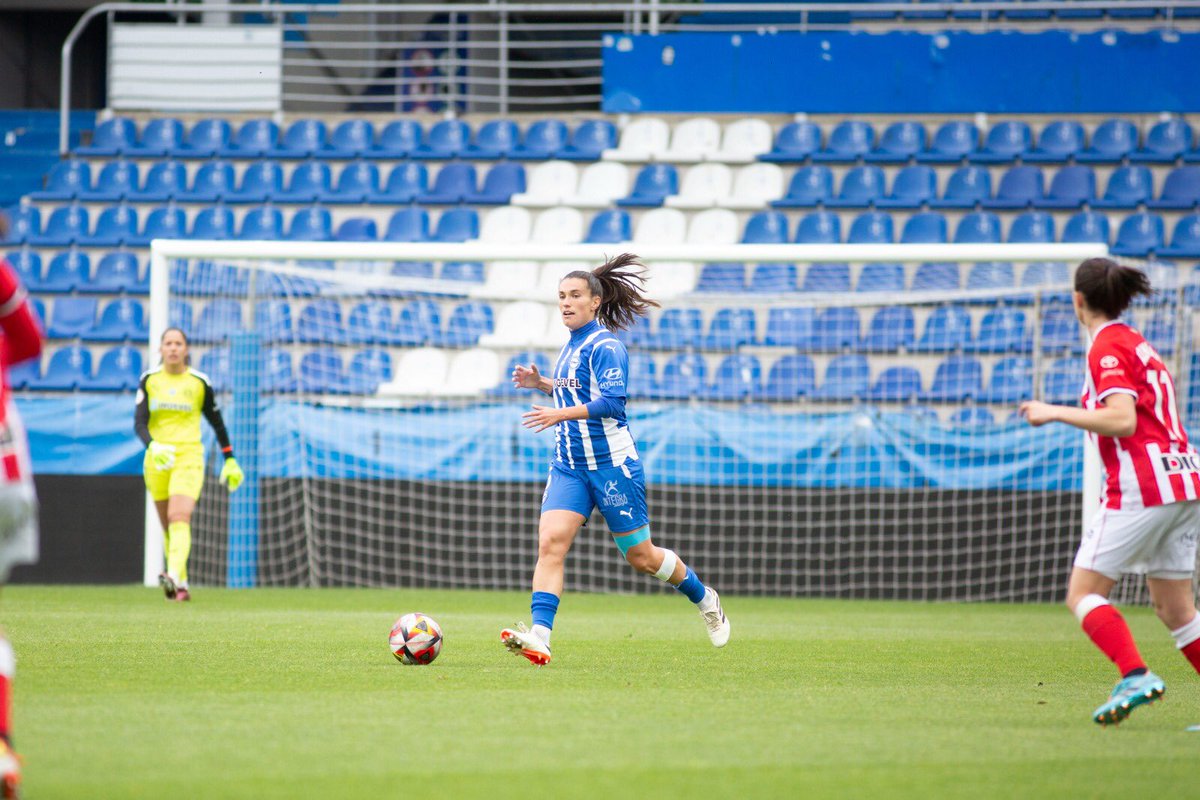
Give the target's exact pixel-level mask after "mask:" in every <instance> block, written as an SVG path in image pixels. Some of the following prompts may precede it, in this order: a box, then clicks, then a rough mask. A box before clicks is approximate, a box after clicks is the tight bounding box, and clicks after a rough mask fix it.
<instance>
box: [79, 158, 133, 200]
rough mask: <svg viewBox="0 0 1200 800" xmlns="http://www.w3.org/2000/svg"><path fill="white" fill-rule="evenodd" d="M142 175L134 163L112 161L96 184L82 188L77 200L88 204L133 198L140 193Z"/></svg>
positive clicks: (97, 177) (101, 171)
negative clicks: (139, 183)
mask: <svg viewBox="0 0 1200 800" xmlns="http://www.w3.org/2000/svg"><path fill="white" fill-rule="evenodd" d="M139 179H140V174H139V172H138V166H137V164H135V163H133V162H132V161H124V160H122V161H110V162H108V163H107V164H105V165H104V167H103V168H102V169H101V170H100V174H99V175H97V176H96V183H95V184H94V185H93V186H92V187H91V188H88V187H86V186H84V187H81V188H80V190H79V192H78V195H77V198H78V199H79V200H84V201H87V202H109V203H113V202H117V201H118V200H124V199H125V198H127V197H133V196H134V195H136V194H137V193H138V191H139V186H138V181H139Z"/></svg>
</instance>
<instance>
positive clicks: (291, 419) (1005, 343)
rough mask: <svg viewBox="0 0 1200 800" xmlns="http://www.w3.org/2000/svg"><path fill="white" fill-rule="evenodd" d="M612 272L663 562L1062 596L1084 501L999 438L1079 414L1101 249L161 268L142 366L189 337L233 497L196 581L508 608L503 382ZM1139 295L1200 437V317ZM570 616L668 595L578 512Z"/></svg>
mask: <svg viewBox="0 0 1200 800" xmlns="http://www.w3.org/2000/svg"><path fill="white" fill-rule="evenodd" d="M625 249H632V250H634V251H635V252H638V253H639V254H640V255H641V256H642V257H643V259H644V260H645V262H646V263H647V265H648V266H649V277H650V281H649V284H648V288H649V292H650V294H651V295H652V296H654V297H656V298H657V299H658V300H659V301H660V302H661V303H662V308H661V309H658V310H655V312H654V313H653V314H652V315H651V316H650V318H648V319H647V320H645V321H644V323H643V324H639V325H638V326H637V327H635V328H634V329H633V330H631V331H628V332H625V333H622V334H621V336H622V338H623V339H624V340H625V341H626V342H627V344H628V347H629V352H630V373H631V374H630V377H629V386H630V397H629V402H628V412H629V417H630V427H631V430H632V431H633V433H634V436H635V438H636V440H637V441H638V446H639V451H640V454H641V458H642V459H643V461H644V464H645V468H646V474H647V477H648V484H649V503H650V509H651V519H652V525H653V530H654V535H655V539H656V541H659V542H660V543H662V544H663V545H666V546H670V547H672V548H673V549H675V550H676V551H677V552H679V553H680V554H681V555H682V556H683V557H684V558H685V559H686V560H687V561H688V562H689V563H691V564H694V565H695V566H696V568H697V570H698V571H700V573H701V574H703V575H704V576H705V577H706V580H709V581H711V582H712V583H714V585H717V586H719V587H721V589H722V591H728V592H732V593H746V594H772V595H786V596H828V597H871V598H911V599H957V600H993V599H1004V600H1057V599H1060V598H1061V596H1062V592H1063V589H1064V585H1065V580H1066V576H1067V572H1068V569H1069V565H1070V558H1071V556H1072V554H1073V552H1074V549H1075V547H1076V545H1077V542H1078V538H1079V534H1080V530H1081V527H1082V520H1083V518H1084V516H1083V515H1084V513H1085V512H1086V511H1087V509H1086V508H1085V506H1086V505H1087V500H1088V499H1093V500H1094V498H1095V496H1096V492H1097V489H1098V485H1099V471H1098V468H1095V462H1094V461H1092V462H1088V459H1085V445H1084V437H1083V435H1082V434H1081V433H1080V432H1079V431H1077V430H1075V429H1073V428H1069V427H1067V426H1062V425H1049V426H1044V427H1042V428H1036V429H1035V428H1031V427H1029V426H1028V425H1026V424H1024V423H1023V422H1022V421H1020V420H1019V419H1017V418H1016V416H1015V411H1016V408H1017V404H1018V403H1019V402H1020V401H1021V400H1023V399H1027V398H1034V397H1036V398H1041V399H1046V400H1049V401H1053V402H1060V403H1076V402H1078V398H1079V393H1080V388H1081V385H1082V381H1083V354H1084V351H1085V347H1086V341H1085V339H1084V338H1083V336H1084V334H1083V332H1082V330H1081V328H1080V326H1079V325H1078V324H1077V322H1076V321H1075V318H1074V314H1073V311H1072V307H1071V304H1070V281H1071V270H1072V267H1073V265H1074V264H1077V263H1078V262H1079V261H1080V260H1082V259H1083V258H1086V257H1090V256H1093V255H1101V254H1104V253H1105V252H1106V249H1105V248H1104V247H1103V246H1102V245H1061V244H1051V245H832V246H823V245H780V246H775V245H743V246H733V245H731V246H713V245H706V246H702V247H701V246H694V245H677V246H668V245H629V244H625V245H604V246H599V245H563V246H549V245H544V246H536V245H522V246H513V245H503V244H483V243H468V244H376V243H365V244H364V243H340V244H334V243H329V244H320V243H286V242H240V243H239V242H195V241H190V242H189V241H156V242H155V243H154V245H153V246H152V262H151V263H152V287H151V347H152V351H155V350H156V348H157V340H158V337H159V336H160V334H161V332H162V330H163V329H164V328H165V326H166V325H167V324H171V325H178V326H180V327H182V328H183V329H184V330H185V332H186V333H187V334H188V336H189V337H190V340H191V354H192V360H193V366H194V367H196V368H198V369H200V370H202V371H204V372H206V373H207V374H208V375H209V377H210V379H211V380H212V382H213V383H214V385H215V386H216V388H217V390H218V396H219V398H220V401H221V404H222V407H223V411H224V415H225V419H226V423H227V425H228V427H229V429H230V432H231V436H232V439H233V444H234V448H235V452H236V453H237V455H238V459H239V462H240V463H241V464H242V466H243V468H244V469H245V470H246V473H247V480H246V483H245V485H244V487H243V488H242V489H241V490H240V491H239V492H237V493H236V494H233V495H228V494H227V493H226V492H225V491H224V490H223V489H222V488H221V487H220V486H218V485H217V483H216V475H217V473H218V471H219V464H218V463H217V461H218V455H219V454H217V453H216V452H215V448H211V447H210V448H209V460H210V463H209V464H208V469H207V474H208V480H207V483H206V486H205V488H204V492H203V495H202V497H201V499H200V502H199V505H198V506H197V510H196V514H195V517H194V518H193V531H194V546H193V554H192V567H191V570H190V571H191V574H192V576H193V579H194V580H195V581H197V582H200V583H207V584H216V585H230V586H252V585H262V586H271V585H289V586H292V585H309V586H350V585H353V586H404V587H470V588H495V589H500V588H503V589H514V588H527V587H528V581H529V577H530V574H531V570H532V566H533V563H534V561H535V559H536V549H537V521H538V512H539V507H540V498H541V494H542V489H543V486H544V483H545V480H546V472H547V467H548V463H549V460H550V453H551V448H552V442H553V434H552V433H551V432H549V431H548V432H546V433H543V434H534V433H532V432H530V431H528V430H526V429H524V428H523V427H522V426H521V424H520V417H521V413H522V412H523V411H524V410H526V409H527V408H528V406H529V404H530V403H536V402H540V401H543V400H545V398H542V397H541V396H540V395H534V393H531V392H517V391H516V390H513V389H512V387H511V386H510V384H509V381H508V375H509V373H510V371H511V369H512V365H513V364H514V363H526V364H527V363H536V364H539V365H540V367H541V369H542V370H543V372H548V371H549V369H550V365H551V364H553V362H554V360H555V358H556V357H557V354H558V352H559V349H560V347H561V346H562V345H563V344H564V343H565V341H566V339H567V331H566V329H565V328H564V327H563V325H562V323H561V321H560V318H559V316H558V312H557V309H556V302H557V285H558V281H559V279H560V278H561V277H562V275H564V274H565V273H566V272H569V271H571V270H572V269H576V268H580V267H583V268H587V267H590V266H594V265H596V264H599V263H601V262H602V261H603V259H604V258H605V257H606V256H611V255H615V254H617V253H619V252H622V251H623V250H625ZM1140 266H1142V268H1144V269H1146V270H1147V271H1148V272H1149V273H1150V275H1151V279H1152V281H1153V282H1154V284H1155V287H1156V288H1157V289H1159V292H1158V293H1157V294H1156V295H1155V296H1154V297H1153V298H1150V299H1148V300H1146V301H1143V302H1139V303H1138V304H1137V305H1136V306H1135V307H1134V308H1133V309H1132V310H1131V315H1130V316H1131V317H1132V321H1133V322H1134V323H1135V324H1136V325H1137V326H1138V327H1139V329H1141V330H1142V331H1143V333H1144V334H1145V335H1146V336H1147V338H1149V339H1150V341H1151V342H1152V343H1153V344H1154V345H1155V346H1156V347H1157V348H1158V350H1159V351H1160V353H1162V354H1163V356H1164V357H1165V358H1166V360H1167V361H1168V362H1169V363H1170V364H1171V366H1172V369H1173V370H1174V373H1175V374H1176V376H1177V379H1178V380H1177V382H1178V384H1179V386H1180V395H1181V396H1180V398H1179V402H1180V406H1181V408H1182V409H1186V410H1187V412H1188V413H1187V418H1188V419H1189V421H1191V422H1192V424H1193V429H1196V425H1195V422H1196V416H1197V415H1196V413H1195V410H1196V409H1195V407H1194V404H1191V403H1189V401H1188V398H1189V392H1188V388H1189V387H1190V385H1191V384H1192V382H1193V381H1194V379H1195V378H1196V377H1197V375H1196V370H1195V368H1194V366H1193V363H1192V354H1191V342H1192V336H1191V331H1192V326H1193V311H1194V309H1195V298H1194V297H1193V296H1192V293H1194V292H1195V291H1196V289H1195V287H1191V288H1189V287H1188V286H1187V285H1186V283H1187V281H1186V280H1184V279H1182V278H1181V276H1180V275H1179V274H1178V273H1177V269H1176V268H1175V267H1173V266H1171V265H1168V264H1150V263H1146V264H1141V265H1140ZM1085 463H1091V464H1092V468H1087V467H1085ZM1089 481H1090V483H1091V484H1092V488H1091V489H1090V490H1088V491H1085V483H1086V482H1089ZM148 527H153V526H151V525H148ZM155 548H161V542H160V541H159V539H158V535H157V533H156V532H154V531H153V530H149V531H148V535H147V549H148V556H147V563H148V567H149V565H150V564H151V563H157V562H156V561H154V559H155V558H156V553H157V551H156V550H155ZM567 586H568V588H569V589H571V590H576V591H580V590H582V591H619V592H653V591H661V590H662V588H661V587H659V586H658V585H657V584H656V582H654V581H646V580H644V579H642V578H641V577H640V576H637V575H635V574H634V573H633V572H632V570H630V569H629V568H628V567H627V566H626V565H625V564H624V563H623V562H622V560H621V558H620V556H619V554H618V552H617V551H616V548H615V547H614V546H613V545H612V543H611V541H610V536H609V534H608V532H607V529H606V527H605V525H604V522H603V519H602V518H601V517H599V515H598V514H597V515H594V516H593V518H592V519H591V520H590V522H589V524H588V526H587V527H586V528H585V529H584V530H583V532H582V533H581V534H580V535H579V537H578V538H577V540H576V543H575V545H574V548H573V551H572V553H571V555H570V557H569V558H568V562H567ZM1141 591H1142V590H1141V589H1140V584H1139V583H1136V582H1130V583H1129V584H1128V585H1124V586H1123V587H1122V588H1121V590H1120V593H1121V594H1122V595H1123V596H1124V599H1140V598H1142V595H1141V594H1140V593H1141Z"/></svg>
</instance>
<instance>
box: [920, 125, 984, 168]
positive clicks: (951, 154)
mask: <svg viewBox="0 0 1200 800" xmlns="http://www.w3.org/2000/svg"><path fill="white" fill-rule="evenodd" d="M977 147H979V129H978V128H976V127H975V126H974V125H973V124H971V123H970V122H964V121H962V120H952V121H950V122H945V123H943V124H942V126H941V127H940V128H938V129H937V132H936V133H935V134H934V135H933V141H932V142H930V145H929V149H928V150H925V151H922V152H920V153H918V154H917V161H918V162H919V163H925V164H957V163H959V162H961V161H963V160H964V159H966V158H967V157H969V156H970V155H971V154H972V153H974V152H975V150H976V148H977Z"/></svg>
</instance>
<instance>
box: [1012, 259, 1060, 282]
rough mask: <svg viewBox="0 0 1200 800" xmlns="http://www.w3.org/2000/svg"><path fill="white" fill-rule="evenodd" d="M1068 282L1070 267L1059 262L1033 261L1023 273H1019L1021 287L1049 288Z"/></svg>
mask: <svg viewBox="0 0 1200 800" xmlns="http://www.w3.org/2000/svg"><path fill="white" fill-rule="evenodd" d="M1070 282H1071V267H1070V265H1068V264H1065V263H1063V262H1061V261H1053V262H1048V261H1035V262H1033V263H1030V264H1026V265H1025V271H1024V272H1022V273H1021V285H1022V286H1051V285H1054V284H1069V283H1070Z"/></svg>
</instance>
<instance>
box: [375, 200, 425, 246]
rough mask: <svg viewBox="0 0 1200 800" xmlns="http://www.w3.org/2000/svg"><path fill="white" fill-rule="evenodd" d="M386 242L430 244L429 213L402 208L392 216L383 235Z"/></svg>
mask: <svg viewBox="0 0 1200 800" xmlns="http://www.w3.org/2000/svg"><path fill="white" fill-rule="evenodd" d="M383 239H384V241H386V242H428V241H429V212H428V211H426V210H425V209H423V208H415V207H410V208H402V209H400V210H398V211H396V212H395V213H394V214H392V217H391V219H389V220H388V226H387V230H386V231H385V232H384V234H383Z"/></svg>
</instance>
